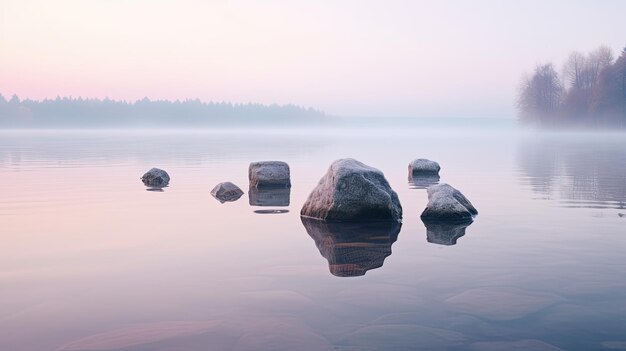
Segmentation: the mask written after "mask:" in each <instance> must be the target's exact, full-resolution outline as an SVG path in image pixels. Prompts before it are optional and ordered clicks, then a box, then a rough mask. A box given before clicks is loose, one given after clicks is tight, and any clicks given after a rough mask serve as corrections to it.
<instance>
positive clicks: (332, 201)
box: [300, 158, 402, 221]
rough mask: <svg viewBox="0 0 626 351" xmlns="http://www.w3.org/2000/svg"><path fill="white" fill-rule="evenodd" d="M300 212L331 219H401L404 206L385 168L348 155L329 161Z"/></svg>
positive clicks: (313, 216)
mask: <svg viewBox="0 0 626 351" xmlns="http://www.w3.org/2000/svg"><path fill="white" fill-rule="evenodd" d="M300 215H302V216H306V217H312V218H319V219H323V220H330V221H399V220H400V219H401V218H402V206H401V205H400V200H399V199H398V195H397V194H396V192H395V191H393V189H391V186H389V183H388V182H387V179H385V176H384V174H383V172H381V171H379V170H378V169H376V168H373V167H370V166H367V165H365V164H363V163H361V162H359V161H357V160H354V159H351V158H346V159H341V160H337V161H335V162H333V163H332V164H331V165H330V168H329V169H328V171H327V172H326V174H325V175H324V176H323V177H322V179H321V180H320V181H319V183H318V185H317V187H316V188H315V189H313V191H312V192H311V194H310V195H309V197H308V199H307V200H306V202H305V203H304V206H302V210H301V211H300Z"/></svg>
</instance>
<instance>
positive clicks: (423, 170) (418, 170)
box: [409, 158, 441, 179]
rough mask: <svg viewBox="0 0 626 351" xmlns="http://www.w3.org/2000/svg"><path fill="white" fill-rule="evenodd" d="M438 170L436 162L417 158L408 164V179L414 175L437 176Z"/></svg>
mask: <svg viewBox="0 0 626 351" xmlns="http://www.w3.org/2000/svg"><path fill="white" fill-rule="evenodd" d="M440 169H441V167H439V164H438V163H437V162H435V161H431V160H427V159H425V158H418V159H416V160H413V161H412V162H411V163H409V179H410V178H411V177H413V176H414V175H437V174H439V170H440Z"/></svg>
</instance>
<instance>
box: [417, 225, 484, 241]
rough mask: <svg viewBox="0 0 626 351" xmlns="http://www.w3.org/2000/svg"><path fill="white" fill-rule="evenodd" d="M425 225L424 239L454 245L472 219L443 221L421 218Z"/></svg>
mask: <svg viewBox="0 0 626 351" xmlns="http://www.w3.org/2000/svg"><path fill="white" fill-rule="evenodd" d="M422 222H424V226H426V240H427V241H428V242H429V243H433V244H439V245H446V246H451V245H456V241H457V240H459V238H460V237H462V236H463V235H465V229H466V228H467V227H469V226H470V224H472V223H473V221H472V220H468V221H462V222H444V221H429V220H426V221H424V220H422Z"/></svg>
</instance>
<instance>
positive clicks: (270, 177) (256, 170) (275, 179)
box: [248, 161, 291, 188]
mask: <svg viewBox="0 0 626 351" xmlns="http://www.w3.org/2000/svg"><path fill="white" fill-rule="evenodd" d="M248 178H249V179H250V187H283V188H288V187H291V179H290V176H289V165H288V164H287V163H285V162H281V161H259V162H252V163H250V166H249V167H248Z"/></svg>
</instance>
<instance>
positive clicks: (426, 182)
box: [409, 174, 440, 189]
mask: <svg viewBox="0 0 626 351" xmlns="http://www.w3.org/2000/svg"><path fill="white" fill-rule="evenodd" d="M439 179H440V178H439V175H437V174H419V175H418V174H415V175H411V174H409V188H411V189H426V188H428V187H429V186H431V185H437V184H439Z"/></svg>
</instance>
